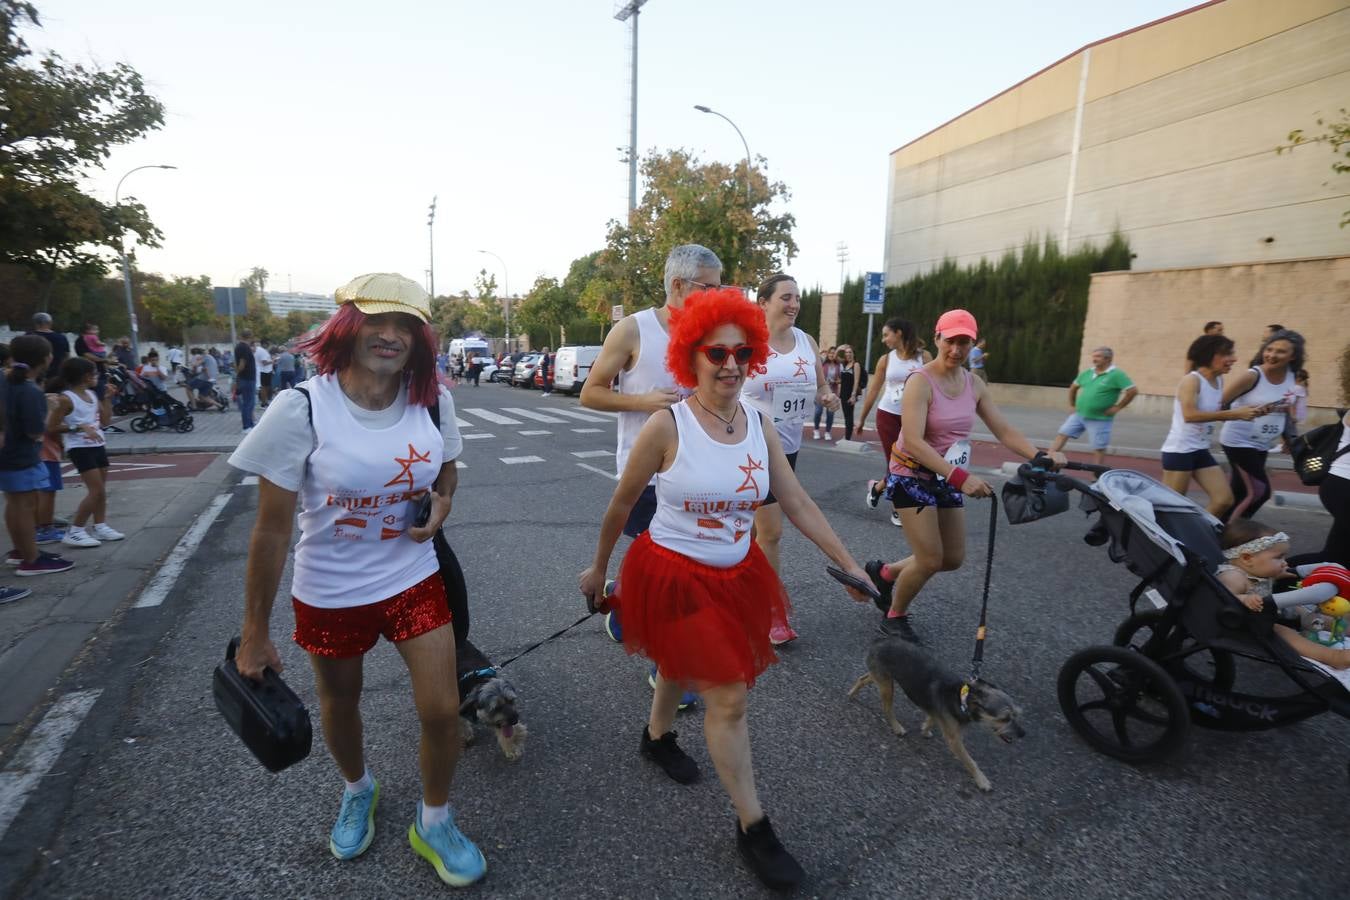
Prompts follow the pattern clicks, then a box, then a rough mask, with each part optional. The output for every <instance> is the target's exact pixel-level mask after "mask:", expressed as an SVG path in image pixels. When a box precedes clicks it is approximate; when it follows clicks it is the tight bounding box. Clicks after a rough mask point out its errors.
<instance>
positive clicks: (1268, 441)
mask: <svg viewBox="0 0 1350 900" xmlns="http://www.w3.org/2000/svg"><path fill="white" fill-rule="evenodd" d="M1282 434H1284V413H1282V412H1279V413H1271V414H1270V415H1265V416H1257V417H1256V418H1255V419H1252V435H1253V436H1255V438H1256V439H1257V440H1258V441H1260V442H1262V443H1264V444H1265V445H1266V446H1267V447H1273V446H1275V445H1276V444H1278V443H1279V442H1280V435H1282Z"/></svg>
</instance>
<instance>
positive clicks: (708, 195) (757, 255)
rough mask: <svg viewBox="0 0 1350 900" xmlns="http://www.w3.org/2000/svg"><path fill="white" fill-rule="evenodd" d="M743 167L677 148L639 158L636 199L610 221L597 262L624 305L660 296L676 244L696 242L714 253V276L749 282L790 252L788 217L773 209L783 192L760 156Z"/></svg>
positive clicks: (780, 265)
mask: <svg viewBox="0 0 1350 900" xmlns="http://www.w3.org/2000/svg"><path fill="white" fill-rule="evenodd" d="M758 160H759V165H757V166H755V167H754V168H750V169H747V167H746V163H745V161H741V162H739V163H737V164H736V166H735V167H731V166H727V165H725V164H723V163H708V164H706V165H704V164H701V163H700V162H699V161H698V159H697V157H695V156H693V155H692V154H690V153H688V152H687V151H685V150H671V151H669V152H668V153H665V154H661V153H657V152H655V151H653V152H651V153H650V154H648V156H647V157H646V158H645V159H644V160H643V161H642V174H643V178H644V179H645V181H646V188H645V190H644V192H643V196H642V201H641V203H640V204H639V205H638V208H637V209H636V210H634V211H633V213H632V215H631V216H630V218H629V220H628V222H627V223H626V224H625V223H620V222H617V221H611V222H610V224H609V234H608V236H607V238H606V242H605V250H604V252H603V254H602V255H601V257H600V260H599V265H600V268H601V269H602V271H603V273H604V277H605V278H607V279H608V280H609V281H610V282H611V283H612V284H613V285H614V287H615V288H616V289H617V291H618V294H619V296H620V297H621V298H622V302H623V303H624V304H625V306H626V307H627V308H628V310H629V311H632V310H636V309H641V308H643V307H646V306H651V305H653V304H655V303H658V302H660V300H661V298H662V297H664V296H665V288H664V285H663V283H662V275H663V272H664V268H665V260H666V255H667V254H668V253H669V252H670V250H671V248H673V247H675V246H677V245H679V244H689V243H695V244H702V245H704V246H705V247H707V248H708V249H710V250H712V251H713V252H714V253H716V254H717V255H718V257H719V258H720V259H721V260H722V280H723V281H724V282H726V283H728V284H741V285H757V284H758V283H759V282H760V281H761V280H763V279H764V278H765V277H766V276H768V275H771V274H773V273H774V272H777V271H781V270H782V269H783V267H784V266H786V265H787V263H788V262H790V261H791V260H792V257H794V256H795V255H796V254H797V243H796V241H794V240H793V239H792V228H793V226H795V225H796V219H795V218H794V217H793V215H792V214H791V213H787V212H779V213H777V214H775V212H774V210H773V207H774V206H775V204H777V203H779V202H780V201H781V202H786V201H787V200H789V199H791V194H790V192H789V191H788V188H787V186H786V185H785V184H783V183H782V182H781V181H779V182H770V181H769V179H768V177H767V176H766V175H765V174H764V162H765V160H764V157H762V156H761V157H759V158H758Z"/></svg>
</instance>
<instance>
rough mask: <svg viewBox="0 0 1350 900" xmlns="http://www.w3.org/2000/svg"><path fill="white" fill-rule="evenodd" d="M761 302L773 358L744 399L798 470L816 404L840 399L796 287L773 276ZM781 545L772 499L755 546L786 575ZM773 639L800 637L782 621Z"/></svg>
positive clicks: (749, 380) (762, 511)
mask: <svg viewBox="0 0 1350 900" xmlns="http://www.w3.org/2000/svg"><path fill="white" fill-rule="evenodd" d="M756 302H757V303H758V304H759V307H760V309H762V310H763V311H764V321H765V323H766V324H767V325H768V326H769V358H768V359H767V360H766V361H765V363H764V365H763V366H759V367H757V368H754V369H751V370H750V371H749V372H747V375H746V381H745V385H744V386H743V387H742V388H741V397H742V398H743V399H746V400H749V401H750V403H751V405H752V406H754V407H756V408H757V409H760V410H761V411H763V412H764V413H765V414H766V415H768V416H769V421H771V422H772V423H773V425H774V429H775V431H777V433H778V439H779V441H780V443H781V444H782V446H783V452H784V453H785V454H787V460H788V465H790V466H791V467H792V468H793V470H794V471H795V470H796V468H797V452H798V451H799V450H800V449H801V446H802V431H803V430H804V429H805V427H806V418H807V416H809V415H810V414H811V411H812V410H813V409H815V405H816V404H817V403H819V404H820V405H821V406H823V407H824V408H826V409H829V410H835V409H838V408H839V398H838V397H836V396H835V395H834V394H832V393H831V392H830V389H829V385H828V384H826V382H825V370H824V368H823V367H822V366H821V363H820V350H819V348H817V347H816V342H815V340H813V339H812V338H811V336H810V335H809V334H807V333H806V332H804V331H802V330H801V329H800V328H797V327H796V326H795V324H794V323H795V322H796V321H797V314H798V313H799V312H801V307H802V297H801V291H800V290H799V289H798V287H797V282H796V281H794V280H793V279H792V278H790V277H788V276H787V275H774V276H773V277H772V278H769V279H768V280H767V281H765V282H764V283H763V284H762V285H760V287H759V291H758V292H757V293H756ZM782 540H783V511H782V510H781V509H779V507H778V499H777V498H776V497H774V496H773V495H772V494H770V495H769V496H768V497H767V498H766V499H765V502H764V505H763V506H761V507H760V508H759V511H758V512H756V513H755V542H756V543H758V544H759V547H760V549H761V550H763V551H764V555H765V556H766V557H767V558H768V560H769V564H770V565H772V566H773V569H774V571H775V572H781V571H782V569H781V565H780V561H779V552H780V550H779V546H780V544H781V543H782ZM769 637H770V639H771V640H772V641H773V642H774V643H775V644H783V643H786V642H788V641H790V640H793V639H794V638H796V637H797V633H796V632H795V631H793V629H792V626H791V625H789V624H788V623H787V622H786V621H782V622H775V623H774V627H773V631H772V632H770V635H769Z"/></svg>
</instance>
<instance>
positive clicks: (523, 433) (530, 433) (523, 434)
mask: <svg viewBox="0 0 1350 900" xmlns="http://www.w3.org/2000/svg"><path fill="white" fill-rule="evenodd" d="M552 433H553V432H551V431H517V432H516V434H518V435H520V436H521V437H538V436H539V435H541V434H552Z"/></svg>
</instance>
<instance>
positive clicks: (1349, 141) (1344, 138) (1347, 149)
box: [1275, 109, 1350, 228]
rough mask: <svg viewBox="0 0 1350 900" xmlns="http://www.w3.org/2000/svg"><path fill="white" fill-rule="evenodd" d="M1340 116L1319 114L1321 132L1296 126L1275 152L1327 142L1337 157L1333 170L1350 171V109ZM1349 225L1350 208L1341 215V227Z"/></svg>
mask: <svg viewBox="0 0 1350 900" xmlns="http://www.w3.org/2000/svg"><path fill="white" fill-rule="evenodd" d="M1340 116H1341V117H1340V119H1338V120H1333V121H1328V120H1326V119H1324V118H1322V117H1321V116H1318V117H1317V119H1316V120H1315V121H1316V122H1317V127H1318V128H1321V129H1324V130H1323V131H1322V133H1321V134H1314V135H1309V134H1307V133H1305V132H1304V131H1303V129H1302V128H1295V129H1294V130H1293V131H1291V132H1289V138H1288V140H1289V143H1287V144H1281V145H1280V146H1278V147H1276V148H1275V152H1276V153H1284V152H1285V151H1289V152H1293V149H1294V148H1295V147H1298V146H1300V145H1302V144H1326V145H1327V146H1328V147H1330V148H1331V153H1332V155H1333V156H1335V157H1336V160H1335V162H1333V163H1332V164H1331V171H1333V172H1335V173H1336V174H1337V175H1344V174H1346V173H1347V172H1350V110H1346V109H1341V111H1340ZM1341 157H1345V160H1346V161H1342V160H1341ZM1347 225H1350V209H1347V210H1346V211H1345V212H1344V213H1343V214H1342V215H1341V227H1342V228H1344V227H1345V226H1347Z"/></svg>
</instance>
